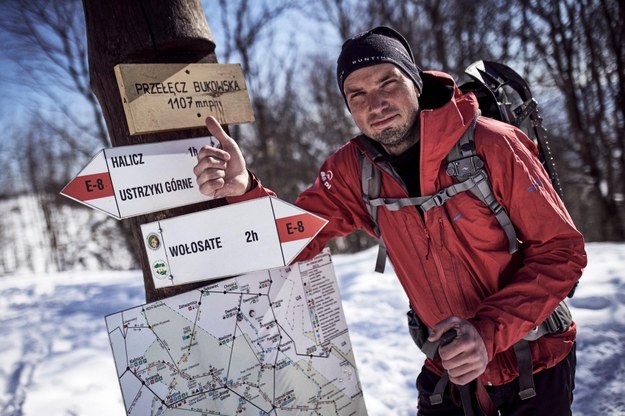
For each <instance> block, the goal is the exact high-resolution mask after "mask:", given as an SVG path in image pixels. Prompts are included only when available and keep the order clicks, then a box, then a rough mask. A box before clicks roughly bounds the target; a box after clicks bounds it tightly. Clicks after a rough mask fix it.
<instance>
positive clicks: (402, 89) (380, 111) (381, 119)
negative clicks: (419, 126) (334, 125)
mask: <svg viewBox="0 0 625 416" xmlns="http://www.w3.org/2000/svg"><path fill="white" fill-rule="evenodd" d="M343 89H344V91H345V97H346V98H347V104H348V105H349V108H350V110H351V112H352V117H353V119H354V122H355V123H356V125H357V126H358V128H359V129H360V130H361V131H362V132H363V133H364V134H365V135H367V136H368V137H370V138H372V139H373V140H375V141H376V142H378V143H380V144H381V145H382V146H383V147H384V149H385V150H386V151H387V152H388V153H389V154H392V155H400V154H402V153H403V152H404V151H406V150H407V149H408V148H410V147H411V146H412V145H413V144H415V143H416V142H417V141H418V140H419V136H418V135H417V134H411V133H412V132H411V129H412V127H413V125H414V123H415V120H416V118H417V115H418V110H419V101H418V94H417V90H416V88H415V85H414V83H413V82H412V80H411V79H410V78H408V77H407V76H406V75H404V73H403V72H402V71H401V70H400V69H399V68H397V67H396V66H395V65H393V64H389V63H384V64H379V65H372V66H368V67H365V68H361V69H357V70H356V71H354V72H352V73H351V74H349V76H348V77H347V79H345V83H344V84H343Z"/></svg>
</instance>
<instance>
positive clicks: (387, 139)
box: [371, 117, 419, 150]
mask: <svg viewBox="0 0 625 416" xmlns="http://www.w3.org/2000/svg"><path fill="white" fill-rule="evenodd" d="M416 120H417V117H414V118H413V119H411V120H409V121H408V122H407V123H405V124H402V125H400V126H397V127H389V128H388V129H385V130H383V131H381V132H380V133H377V134H374V135H372V136H371V138H372V139H373V140H375V141H376V142H378V143H380V144H381V145H383V146H384V147H386V148H387V149H397V148H403V147H405V149H403V150H406V149H408V148H409V147H410V146H412V145H413V144H415V143H416V142H417V141H418V140H419V134H418V132H416V131H415V127H417V125H418V123H417V122H416Z"/></svg>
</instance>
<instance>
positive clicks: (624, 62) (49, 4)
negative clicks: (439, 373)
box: [0, 0, 625, 276]
mask: <svg viewBox="0 0 625 416" xmlns="http://www.w3.org/2000/svg"><path fill="white" fill-rule="evenodd" d="M146 7H149V2H146ZM203 9H204V12H205V16H206V19H207V21H208V24H209V26H210V28H211V31H212V32H213V36H214V40H215V42H216V44H217V49H216V52H217V58H218V60H219V62H220V63H240V64H241V66H242V68H243V71H244V74H245V77H246V83H247V87H248V89H249V92H250V98H251V101H252V106H253V110H254V114H255V118H256V122H255V123H253V124H249V125H243V126H237V127H234V128H231V130H230V132H231V134H232V135H233V137H235V138H236V139H237V141H238V142H239V144H240V146H241V147H242V149H243V154H244V155H245V157H246V159H247V163H248V166H249V168H250V169H251V170H252V171H254V172H255V173H256V174H257V175H258V176H259V177H260V178H261V179H262V181H263V183H264V184H265V185H267V186H269V187H270V188H272V189H273V190H275V191H276V192H277V193H278V195H280V197H281V198H282V199H284V200H286V201H291V202H292V201H294V199H295V197H296V196H297V194H298V193H299V192H301V191H302V190H303V189H305V188H306V187H307V186H308V185H309V184H310V183H311V182H312V180H313V178H314V177H315V175H316V174H317V169H318V167H319V166H320V165H321V162H322V161H323V160H324V159H325V158H326V157H327V156H328V155H329V154H331V153H332V152H333V151H334V150H335V149H336V148H338V147H339V146H340V145H341V144H343V143H344V142H345V141H347V140H348V139H349V138H351V137H352V136H353V135H355V134H357V130H356V128H355V126H354V125H353V123H352V121H351V118H350V116H349V113H348V112H347V109H346V107H345V104H344V102H343V98H342V96H341V95H340V93H339V91H338V88H337V85H336V75H335V74H336V73H335V68H336V66H335V65H336V57H337V56H338V53H339V51H340V47H341V44H342V42H343V40H344V39H346V38H347V37H350V36H352V35H354V34H356V33H358V32H360V31H362V30H366V29H368V28H371V27H373V26H376V25H379V24H384V25H388V26H391V27H394V28H396V29H397V30H399V31H400V32H402V33H403V34H404V35H405V36H406V37H407V38H408V40H409V42H410V44H411V45H412V47H413V52H414V54H415V58H416V62H417V63H418V65H419V66H420V67H421V68H423V69H426V70H427V69H435V70H441V71H444V72H448V73H450V74H452V75H453V76H454V77H455V78H456V80H457V81H458V82H459V83H461V82H463V81H466V80H468V77H467V76H466V75H465V74H464V70H465V68H466V67H467V66H468V65H470V64H471V63H472V62H474V61H477V60H493V61H498V62H502V63H505V64H507V65H509V66H510V67H512V68H513V69H515V70H516V71H517V72H519V73H520V74H521V75H522V76H524V77H525V78H526V79H527V80H528V81H529V83H530V85H531V86H532V91H533V93H534V95H535V97H536V99H537V101H538V103H539V109H540V111H541V114H542V116H543V118H544V120H545V121H544V125H545V126H546V127H547V129H548V132H547V134H548V137H549V139H550V143H551V147H552V151H553V153H554V157H555V162H556V165H557V167H558V173H559V176H560V180H561V182H562V187H563V191H564V202H565V204H566V206H567V207H568V209H569V211H570V213H571V215H572V216H573V219H574V220H575V223H576V224H577V226H578V227H579V229H580V230H581V231H582V232H583V234H584V236H585V237H586V239H587V240H588V241H625V201H624V199H625V197H624V196H625V180H624V178H625V4H623V2H620V1H617V0H554V1H549V2H541V1H533V0H518V1H511V0H508V1H504V0H483V1H480V2H474V1H470V0H446V1H438V0H410V1H408V0H406V1H400V0H387V1H384V2H380V1H373V0H371V1H350V0H312V1H311V0H306V1H303V0H275V1H271V0H263V1H252V0H211V1H208V0H205V1H203ZM0 15H1V16H3V18H2V19H1V20H0V44H2V45H3V48H2V49H0V59H1V60H0V109H1V111H0V167H1V170H0V172H1V173H0V241H1V242H2V244H0V276H2V275H8V274H12V273H16V272H22V271H32V272H52V271H67V270H81V269H123V270H125V269H134V268H137V267H138V260H137V256H138V248H137V247H135V243H134V241H133V240H132V238H131V237H130V232H129V231H128V229H127V225H126V224H125V222H124V221H121V222H120V221H116V220H114V219H111V218H108V217H107V216H105V215H104V214H101V213H99V212H96V211H93V210H91V209H89V208H85V207H82V206H80V205H79V204H77V203H74V202H73V201H71V200H69V199H67V198H65V197H63V196H61V195H60V194H59V192H60V190H61V189H62V188H63V187H64V186H65V185H66V184H67V183H68V182H69V181H70V180H71V179H72V178H73V177H74V176H75V175H76V174H77V173H78V172H79V171H80V169H81V168H82V167H83V166H84V165H85V164H86V163H87V162H88V161H89V160H90V158H91V157H92V156H93V155H94V154H95V153H97V152H98V151H99V150H100V149H102V148H104V147H110V141H109V137H108V134H107V129H106V125H105V123H104V120H103V117H102V113H101V110H100V106H99V104H98V102H97V100H96V98H95V96H94V95H93V93H92V91H91V88H90V86H89V68H88V63H87V38H86V34H85V25H84V12H83V7H82V3H81V2H80V1H77V0H31V1H28V2H23V1H19V0H3V1H1V2H0ZM111 24H112V25H113V24H114V22H111ZM31 221H35V222H36V223H37V230H38V232H37V233H36V235H31V234H29V235H25V233H24V232H23V230H24V229H25V227H24V224H25V223H26V222H31ZM372 244H375V241H374V240H372V239H370V238H369V237H366V236H365V235H363V234H361V233H356V234H354V235H352V236H350V237H347V238H343V239H340V240H337V241H335V242H334V247H333V249H334V251H335V252H355V251H360V250H362V249H364V248H367V247H369V246H371V245H372Z"/></svg>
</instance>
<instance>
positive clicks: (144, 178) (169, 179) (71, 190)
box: [61, 137, 218, 219]
mask: <svg viewBox="0 0 625 416" xmlns="http://www.w3.org/2000/svg"><path fill="white" fill-rule="evenodd" d="M217 144H218V142H217V140H216V139H215V138H214V137H196V138H192V139H183V140H172V141H167V142H159V143H149V144H140V145H133V146H120V147H114V148H110V149H103V150H101V151H100V152H98V153H97V154H96V155H95V156H94V157H93V159H91V161H90V162H89V163H88V164H87V166H85V167H84V168H83V170H82V171H80V173H79V174H78V175H77V176H76V177H75V178H74V179H73V180H72V181H71V182H70V183H69V184H68V185H67V186H66V187H65V188H64V189H63V190H62V191H61V194H63V195H65V196H67V197H69V198H72V199H74V200H76V201H78V202H80V203H82V204H85V205H87V206H89V207H91V208H95V209H97V210H100V211H102V212H104V213H106V214H108V215H110V216H112V217H114V218H117V219H123V218H128V217H134V216H137V215H142V214H148V213H150V212H155V211H161V210H165V209H170V208H175V207H180V206H183V205H190V204H195V203H197V202H202V201H207V200H209V199H211V198H209V197H207V196H205V195H203V194H201V193H200V191H199V189H198V187H197V184H196V182H195V176H194V175H193V167H194V166H195V164H196V163H197V157H196V156H197V152H198V150H199V149H200V148H201V147H202V146H204V145H211V146H216V145H217Z"/></svg>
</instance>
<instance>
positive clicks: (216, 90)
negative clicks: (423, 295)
mask: <svg viewBox="0 0 625 416" xmlns="http://www.w3.org/2000/svg"><path fill="white" fill-rule="evenodd" d="M115 76H116V78H117V83H118V86H119V91H120V93H121V98H122V102H123V104H124V111H125V113H126V120H127V121H128V130H129V131H130V134H131V135H135V134H145V133H152V132H158V131H167V130H180V129H187V128H194V127H201V126H204V120H205V119H206V117H207V116H213V117H215V118H216V119H217V120H218V121H219V122H220V123H221V124H240V123H249V122H252V121H254V114H253V112H252V105H251V103H250V100H249V96H248V93H247V87H246V85H245V79H244V77H243V70H242V69H241V65H239V64H119V65H117V66H115Z"/></svg>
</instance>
